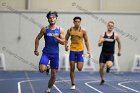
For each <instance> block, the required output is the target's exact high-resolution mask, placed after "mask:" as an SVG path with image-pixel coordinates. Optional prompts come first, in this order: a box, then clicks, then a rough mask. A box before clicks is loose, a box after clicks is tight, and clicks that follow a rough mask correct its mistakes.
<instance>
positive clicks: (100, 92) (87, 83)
mask: <svg viewBox="0 0 140 93" xmlns="http://www.w3.org/2000/svg"><path fill="white" fill-rule="evenodd" d="M106 81H114V80H106ZM93 82H100V81H99V80H96V81H89V82H86V83H85V85H87V86H88V87H90V88H92V89H94V90H95V91H97V92H99V93H103V92H102V91H100V90H98V89H97V88H95V87H93V86H91V85H90V84H89V83H93ZM106 84H107V85H108V86H111V87H112V88H115V89H116V90H120V91H123V92H127V91H125V90H123V89H120V88H118V87H116V86H112V85H110V84H109V83H106Z"/></svg>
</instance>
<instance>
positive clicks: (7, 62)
mask: <svg viewBox="0 0 140 93" xmlns="http://www.w3.org/2000/svg"><path fill="white" fill-rule="evenodd" d="M48 11H57V12H58V19H57V25H58V26H60V27H62V28H63V29H64V30H65V34H66V32H67V29H69V28H70V27H71V26H73V18H74V17H75V16H80V17H81V18H82V22H81V26H82V27H83V28H85V29H86V31H87V34H88V38H89V44H90V49H91V53H92V56H93V59H94V62H89V61H91V60H86V59H85V66H84V70H91V71H98V69H99V64H98V59H99V55H100V52H101V47H98V39H99V36H100V34H101V33H103V32H105V31H106V30H107V28H106V27H107V22H108V21H110V20H112V21H114V22H115V28H114V31H115V32H117V33H118V34H119V36H120V39H121V43H122V56H121V57H116V60H115V69H117V70H118V71H131V70H137V71H140V56H139V55H140V37H139V36H140V0H0V70H8V71H9V70H10V71H11V70H12V71H13V70H14V71H24V70H27V71H28V70H29V71H30V70H35V71H36V70H38V69H37V68H38V63H39V60H40V56H41V53H42V49H43V47H44V38H42V39H41V40H40V45H39V52H40V55H39V56H35V55H34V41H35V37H36V36H37V34H38V33H39V32H40V29H41V28H42V27H43V26H47V25H48V20H47V18H46V14H47V13H48ZM68 53H69V52H65V50H64V46H62V45H60V70H69V62H68ZM84 53H85V54H86V49H85V52H84ZM116 53H117V43H116Z"/></svg>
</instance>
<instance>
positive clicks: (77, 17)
mask: <svg viewBox="0 0 140 93" xmlns="http://www.w3.org/2000/svg"><path fill="white" fill-rule="evenodd" d="M76 19H79V20H80V21H81V20H82V18H81V17H79V16H76V17H74V18H73V21H75V20H76Z"/></svg>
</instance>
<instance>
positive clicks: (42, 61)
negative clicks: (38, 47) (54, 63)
mask: <svg viewBox="0 0 140 93" xmlns="http://www.w3.org/2000/svg"><path fill="white" fill-rule="evenodd" d="M48 62H49V59H48V56H47V55H46V54H44V53H43V54H42V56H41V59H40V62H39V71H40V72H41V73H43V72H44V71H46V70H47V65H48Z"/></svg>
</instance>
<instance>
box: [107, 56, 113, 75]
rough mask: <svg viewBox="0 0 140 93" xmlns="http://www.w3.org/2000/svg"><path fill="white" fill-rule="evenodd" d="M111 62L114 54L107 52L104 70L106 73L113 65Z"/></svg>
mask: <svg viewBox="0 0 140 93" xmlns="http://www.w3.org/2000/svg"><path fill="white" fill-rule="evenodd" d="M113 62H114V55H113V54H109V55H108V57H107V62H106V65H107V69H106V72H107V73H108V72H109V71H110V68H111V67H112V66H113Z"/></svg>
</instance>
